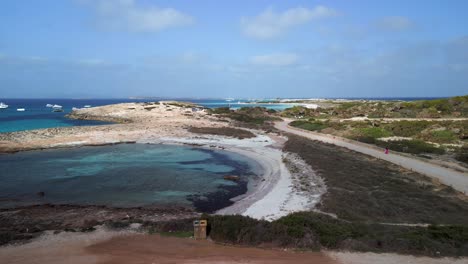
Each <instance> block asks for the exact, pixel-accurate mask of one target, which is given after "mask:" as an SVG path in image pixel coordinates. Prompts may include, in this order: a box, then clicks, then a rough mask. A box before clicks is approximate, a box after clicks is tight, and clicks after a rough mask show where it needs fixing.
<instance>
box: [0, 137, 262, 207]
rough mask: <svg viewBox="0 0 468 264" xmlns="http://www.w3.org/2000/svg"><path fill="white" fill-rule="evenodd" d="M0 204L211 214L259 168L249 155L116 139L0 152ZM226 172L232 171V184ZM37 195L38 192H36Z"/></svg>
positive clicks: (7, 205) (232, 195) (252, 176)
mask: <svg viewBox="0 0 468 264" xmlns="http://www.w3.org/2000/svg"><path fill="white" fill-rule="evenodd" d="M0 172H1V173H0V182H1V185H0V207H4V208H5V207H16V206H26V205H33V204H43V203H52V204H79V205H90V204H92V205H96V204H97V205H108V206H118V207H134V206H148V205H171V206H174V205H180V206H194V207H195V208H197V209H198V210H200V211H204V212H212V211H214V210H217V209H220V208H223V207H226V206H228V205H230V204H231V203H232V202H230V201H229V199H230V198H232V197H235V196H237V195H240V194H242V193H245V192H246V191H247V182H248V180H249V179H252V178H254V177H255V175H257V174H258V173H259V171H258V165H257V164H256V163H255V162H254V161H252V160H249V159H248V158H246V157H244V156H241V155H238V154H235V153H231V152H227V151H213V150H207V149H201V148H192V147H186V146H173V145H150V144H121V145H113V146H99V147H81V148H71V149H58V150H43V151H30V152H20V153H16V154H2V155H0ZM225 175H239V176H241V180H240V181H239V182H233V181H227V180H224V179H223V177H224V176H225ZM41 192H43V193H44V195H43V196H42V195H40V193H41Z"/></svg>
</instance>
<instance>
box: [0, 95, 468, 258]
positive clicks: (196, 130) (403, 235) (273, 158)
mask: <svg viewBox="0 0 468 264" xmlns="http://www.w3.org/2000/svg"><path fill="white" fill-rule="evenodd" d="M457 100H458V99H457ZM457 102H458V101H457ZM463 102H464V101H463ZM326 103H327V107H333V106H334V107H336V105H335V103H331V102H326ZM367 104H368V103H364V105H367ZM374 104H375V103H374ZM377 104H378V103H377ZM463 104H466V102H464V103H463ZM340 107H343V106H339V108H340ZM351 107H355V106H350V107H349V108H351ZM376 107H377V106H376ZM457 107H460V106H459V105H457ZM349 108H348V109H349ZM306 109H307V110H306ZM320 109H321V108H320V107H318V108H316V109H312V108H297V107H294V108H292V109H289V110H286V111H284V112H282V113H276V111H273V110H267V109H265V108H260V107H254V108H242V109H239V110H237V111H233V110H230V109H225V108H220V109H214V110H210V109H203V108H202V107H199V106H196V105H194V104H190V103H183V102H167V101H166V102H165V101H161V102H150V103H125V104H117V105H109V106H102V107H94V108H86V109H79V110H76V111H73V112H72V113H71V114H70V115H69V117H70V118H75V119H89V120H102V121H111V122H114V123H115V124H112V125H101V126H89V127H65V128H50V129H42V130H32V131H23V132H12V133H2V134H0V152H1V153H14V152H18V151H29V150H40V149H52V148H69V147H80V146H93V145H106V144H119V143H144V144H184V145H190V146H195V147H201V148H212V149H222V150H225V151H232V152H236V153H238V154H241V155H244V156H246V157H248V158H250V159H253V160H255V161H256V162H257V163H258V165H259V167H260V168H261V171H262V173H261V175H260V178H259V180H257V181H252V183H251V184H250V186H249V189H248V191H247V193H245V194H243V195H241V196H239V197H236V198H234V199H233V201H234V203H233V204H232V205H231V206H229V207H226V208H223V209H221V210H219V211H218V212H216V213H214V214H201V212H197V211H196V210H193V209H190V208H172V207H171V208H154V207H153V208H150V207H140V208H110V207H103V206H92V205H50V204H48V205H36V206H28V207H21V208H9V209H0V244H3V245H5V244H12V243H23V242H24V241H28V240H31V239H34V242H33V243H37V241H39V240H40V239H41V237H40V236H41V235H43V234H44V232H45V233H47V232H55V233H56V235H60V234H59V233H63V234H69V233H70V232H90V233H89V234H94V233H95V232H101V233H103V234H104V233H106V232H121V231H122V230H127V229H129V228H134V229H135V225H136V224H137V225H138V228H136V229H137V230H138V233H139V234H141V233H147V234H155V233H159V234H164V235H166V234H169V235H175V236H182V237H186V236H187V237H189V236H191V230H192V220H193V219H195V218H203V219H207V220H208V222H209V236H210V239H211V240H213V241H215V242H218V243H227V244H234V245H244V246H255V247H261V248H289V249H299V250H319V249H321V250H325V252H328V253H327V254H328V255H329V256H330V258H335V259H337V260H338V261H343V262H342V263H347V262H346V261H347V260H350V259H352V257H353V256H354V255H353V254H356V253H344V252H343V251H353V252H377V253H389V254H387V255H380V257H382V259H387V260H388V259H389V258H392V257H395V256H396V255H392V254H395V253H399V254H411V255H415V256H430V257H436V258H438V260H439V261H441V262H437V263H454V262H456V261H466V258H463V257H466V256H468V226H467V219H468V198H467V196H466V194H463V193H462V192H459V191H457V190H456V189H454V188H451V187H448V186H446V185H443V184H441V183H440V182H439V181H437V180H435V179H433V178H430V177H427V176H425V175H422V174H419V173H416V172H413V171H410V170H407V169H403V168H401V167H399V166H397V165H395V164H392V163H389V162H387V161H384V160H380V159H377V158H373V157H370V156H366V155H364V154H361V153H357V152H354V151H351V150H348V149H345V148H342V147H338V146H334V145H330V144H324V143H322V142H319V141H312V140H309V139H306V138H303V137H300V136H297V135H293V134H288V133H284V132H282V131H279V130H277V129H276V128H275V127H274V122H276V121H279V120H281V118H282V117H288V118H291V117H295V118H297V119H298V120H299V121H295V122H296V123H293V124H292V125H294V126H298V127H301V128H305V129H309V128H311V127H312V128H315V127H320V129H309V130H314V131H319V132H323V133H328V132H330V134H332V135H340V136H347V135H348V134H346V133H344V132H343V133H341V134H340V133H338V132H336V131H341V130H340V129H335V124H338V125H336V126H339V127H341V126H343V127H346V128H345V129H344V130H346V129H356V128H358V131H360V132H362V133H368V134H369V133H370V134H371V135H374V134H375V133H374V132H375V131H374V130H378V129H380V130H382V131H383V130H385V131H388V130H391V131H393V132H392V134H391V135H389V134H385V135H384V136H401V133H410V132H407V131H408V129H406V128H403V129H400V130H398V129H397V128H395V129H390V128H389V127H390V126H392V127H397V125H398V127H401V126H403V125H406V126H409V127H413V124H411V125H407V124H406V123H405V124H403V123H395V122H403V121H396V120H395V121H392V122H390V121H388V122H387V120H385V119H383V120H367V119H366V120H363V121H362V122H364V123H363V124H365V126H364V125H362V126H359V127H355V126H354V125H353V124H355V123H352V122H356V121H355V120H352V121H341V120H342V119H346V118H352V116H351V117H349V116H345V115H342V114H338V115H334V116H333V118H331V117H327V118H324V116H323V111H324V110H323V109H322V110H320ZM461 109H462V110H458V108H456V109H455V110H457V111H456V112H460V114H457V118H463V117H466V112H465V111H466V109H465V108H463V107H462V108H461ZM455 110H453V111H455ZM431 111H432V110H431ZM317 113H318V116H317ZM332 115H333V114H332ZM353 115H354V114H353ZM319 117H320V118H321V119H320V120H318V118H319ZM366 118H370V117H366ZM379 118H384V117H379ZM446 118H447V117H446ZM298 122H299V123H298ZM411 122H415V121H411ZM417 122H423V121H417ZM424 122H426V121H425V120H424ZM427 122H429V123H428V124H426V123H424V126H423V125H421V127H424V128H422V129H421V130H417V129H416V130H414V131H415V132H414V134H411V135H409V136H411V137H414V138H417V139H422V138H423V137H424V135H426V134H427V135H431V136H433V137H435V138H441V137H442V136H443V137H444V138H445V136H446V135H445V134H448V133H451V134H450V135H452V136H453V137H458V139H456V140H455V139H454V140H453V141H450V142H449V143H447V144H454V145H456V144H458V145H460V144H461V145H462V147H460V148H461V149H462V150H458V147H454V148H453V150H450V151H449V153H450V155H449V156H430V157H431V159H439V157H442V158H440V160H442V161H444V159H445V161H447V162H452V163H455V164H457V165H458V166H459V167H460V168H463V167H464V165H463V158H461V159H462V160H458V159H457V158H456V157H457V156H456V155H457V154H456V153H457V152H456V151H460V152H462V156H463V155H465V154H466V152H465V151H464V150H463V148H464V146H465V145H466V138H465V135H466V134H465V131H466V129H467V128H466V122H467V121H463V120H457V121H449V120H445V121H427ZM431 122H448V123H437V126H442V125H443V127H444V129H438V130H437V129H435V126H436V125H435V124H433V123H431ZM458 122H460V123H458ZM377 123H378V125H376V124H377ZM341 124H344V125H341ZM369 124H371V125H369ZM460 124H461V125H460ZM368 126H371V127H370V128H369V127H368ZM418 127H419V123H418ZM329 128H330V129H329ZM326 129H328V130H326ZM331 129H334V130H333V131H331ZM424 129H426V130H424ZM457 129H459V130H457ZM380 130H379V131H380ZM346 131H348V130H346ZM353 131H354V130H353ZM369 131H370V132H369ZM397 131H403V132H401V133H400V132H397ZM432 131H449V132H444V133H445V134H444V135H442V136H441V135H439V134H441V132H437V133H433V132H432ZM411 133H413V132H411ZM418 133H419V134H418ZM368 134H365V135H368ZM352 135H353V138H354V135H355V134H352ZM378 136H379V137H377V136H375V137H374V138H378V139H379V141H380V140H381V138H382V137H380V134H379V135H378ZM350 137H351V136H350ZM355 139H358V140H359V138H355ZM431 140H433V139H432V138H431ZM371 143H372V142H371ZM374 143H375V142H374ZM440 144H442V142H440ZM376 145H378V144H376ZM458 145H457V146H458ZM390 148H391V149H396V147H393V146H392V147H390ZM408 148H409V147H408ZM411 149H412V148H411ZM408 152H409V151H408ZM409 153H411V152H409ZM445 153H446V152H444V154H445ZM415 154H417V155H423V156H427V155H430V154H427V153H426V152H424V154H421V153H415ZM457 160H458V161H457ZM233 179H234V178H233ZM77 215H80V216H81V217H80V218H77V217H76V216H77ZM103 228H104V229H105V230H107V231H106V232H103V231H102V229H103ZM96 229H97V230H96ZM47 236H51V234H49V233H47ZM118 236H127V235H123V234H119V235H118ZM38 239H39V240H38ZM27 245H28V244H25V245H19V246H16V247H25V246H27ZM10 247H12V246H8V247H3V249H2V248H0V258H1V257H2V254H3V255H5V254H8V252H11V250H13V249H11V248H10ZM9 250H10V251H9ZM338 251H339V252H338ZM359 254H362V255H361V257H362V258H363V259H364V258H365V256H367V257H369V256H370V255H369V254H371V253H359ZM365 254H367V255H365ZM445 257H449V258H445ZM454 257H455V258H458V259H454ZM408 258H409V259H407V261H414V260H415V259H418V258H419V257H416V258H414V257H411V258H413V259H411V258H410V257H408ZM369 259H372V258H370V257H369ZM377 259H378V257H377ZM425 260H426V261H425V263H431V262H430V261H432V260H430V259H425ZM374 261H375V258H374ZM330 263H332V262H330ZM350 263H351V262H350ZM369 263H372V262H370V260H369ZM434 263H436V262H434ZM460 263H462V262H460Z"/></svg>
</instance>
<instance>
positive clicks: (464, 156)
mask: <svg viewBox="0 0 468 264" xmlns="http://www.w3.org/2000/svg"><path fill="white" fill-rule="evenodd" d="M455 159H456V160H458V161H461V162H464V163H466V164H468V146H463V147H461V148H460V149H458V150H457V152H456V153H455Z"/></svg>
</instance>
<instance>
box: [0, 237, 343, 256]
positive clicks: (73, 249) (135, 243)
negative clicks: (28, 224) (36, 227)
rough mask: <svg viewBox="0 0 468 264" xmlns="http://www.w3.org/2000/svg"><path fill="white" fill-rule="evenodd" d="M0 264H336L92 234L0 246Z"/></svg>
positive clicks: (159, 239)
mask: <svg viewBox="0 0 468 264" xmlns="http://www.w3.org/2000/svg"><path fill="white" fill-rule="evenodd" d="M0 262H1V263H9V264H20V263H21V264H33V263H34V264H35V263H38V264H39V263H48V264H59V263H60V264H61V263H68V264H93V263H101V264H104V263H113V264H119V263H125V264H127V263H132V264H138V263H142V264H143V263H187V264H201V263H233V264H234V263H250V264H257V263H273V264H275V263H299V264H302V263H317V264H334V263H338V262H336V261H334V260H332V259H331V258H330V257H327V256H325V255H324V254H322V253H318V252H305V253H296V252H289V251H288V252H286V251H281V250H265V249H258V248H245V247H234V246H223V245H218V244H214V243H212V242H210V241H196V240H193V239H183V238H174V237H162V236H159V235H145V234H137V233H132V232H126V233H125V232H115V231H104V230H100V231H96V232H93V233H87V234H69V233H62V234H59V235H48V236H45V237H42V239H39V240H36V241H34V242H32V243H29V244H26V245H21V246H9V247H3V248H0Z"/></svg>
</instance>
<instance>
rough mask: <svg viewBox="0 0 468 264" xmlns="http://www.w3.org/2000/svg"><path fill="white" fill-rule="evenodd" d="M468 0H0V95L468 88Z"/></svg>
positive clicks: (417, 92)
mask: <svg viewBox="0 0 468 264" xmlns="http://www.w3.org/2000/svg"><path fill="white" fill-rule="evenodd" d="M466 10H468V1H464V0H459V1H457V0H432V1H431V0H425V1H423V0H412V1H400V0H393V1H385V2H384V1H374V0H367V1H364V0H362V1H347V0H328V1H312V0H310V1H294V0H291V1H263V0H258V1H247V0H245V1H229V2H228V1H214V0H210V1H208V0H198V1H177V0H171V1H150V0H63V1H56V0H41V1H32V0H4V1H0V97H74V98H76V97H128V96H163V97H168V96H170V97H244V98H247V97H249V98H251V97H253V98H264V97H389V96H395V97H402V96H417V97H420V96H428V97H429V96H453V95H463V94H468V16H467V15H466Z"/></svg>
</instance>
